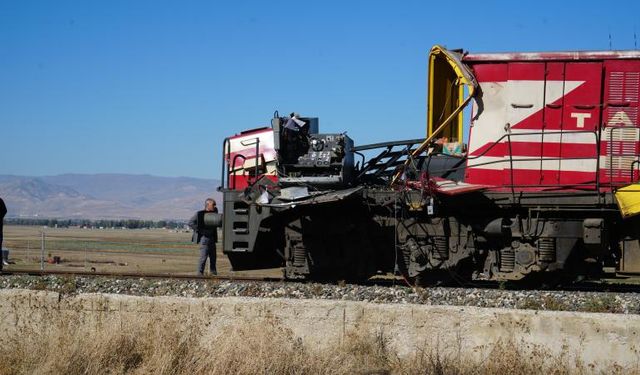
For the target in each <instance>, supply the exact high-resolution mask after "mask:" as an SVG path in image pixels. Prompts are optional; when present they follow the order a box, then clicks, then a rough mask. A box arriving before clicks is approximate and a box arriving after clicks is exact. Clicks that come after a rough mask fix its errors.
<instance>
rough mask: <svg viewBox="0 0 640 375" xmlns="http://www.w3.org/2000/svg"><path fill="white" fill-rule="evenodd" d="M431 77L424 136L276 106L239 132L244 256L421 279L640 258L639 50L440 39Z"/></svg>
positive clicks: (234, 188) (541, 271)
mask: <svg viewBox="0 0 640 375" xmlns="http://www.w3.org/2000/svg"><path fill="white" fill-rule="evenodd" d="M428 87H429V92H428V99H427V101H428V103H427V107H428V116H427V119H428V120H427V137H426V138H425V139H418V140H404V141H393V142H383V143H378V144H374V145H362V146H357V145H354V142H353V140H351V139H350V138H349V137H348V136H347V135H346V134H323V133H320V132H319V123H318V120H317V119H316V118H304V117H300V116H299V115H297V114H291V115H289V116H280V115H278V114H277V113H276V115H275V116H274V118H273V120H272V123H271V127H265V128H260V129H254V130H249V131H246V132H242V133H240V134H238V135H235V136H233V137H229V138H227V139H225V141H224V144H223V166H222V186H221V191H222V192H223V194H224V242H223V243H224V252H225V254H227V255H228V256H229V259H230V260H231V263H232V265H233V267H234V269H238V270H240V269H252V268H265V267H273V266H278V265H280V266H283V267H284V271H285V275H286V276H287V277H289V278H316V279H318V278H320V279H322V278H324V279H361V278H366V277H369V276H371V275H374V274H376V273H380V272H383V273H384V272H394V271H396V272H400V273H401V274H402V275H404V276H405V277H406V279H407V280H409V281H411V282H415V281H418V282H428V281H430V280H436V281H442V280H451V279H453V280H460V281H469V280H530V281H543V282H544V281H551V280H554V281H555V280H558V278H566V279H574V278H576V277H582V276H598V275H600V274H602V273H603V272H604V270H607V269H609V270H615V271H616V272H626V273H637V272H640V242H639V240H640V219H639V216H636V214H637V213H640V191H639V190H638V189H636V187H640V185H637V184H638V180H639V179H640V175H639V171H640V157H639V156H640V150H639V147H640V120H639V115H638V110H639V107H640V51H606V52H558V53H504V54H467V53H464V52H463V51H451V50H446V49H444V48H442V47H439V46H435V47H434V48H432V50H431V53H430V55H429V82H428ZM468 107H471V110H470V111H468V110H465V109H466V108H468ZM464 114H470V119H467V121H466V123H465V119H463V117H464ZM466 128H468V129H469V132H468V145H467V144H466V143H465V142H464V141H465V137H464V134H463V132H464V130H465V129H466Z"/></svg>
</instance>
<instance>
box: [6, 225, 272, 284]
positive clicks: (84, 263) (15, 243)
mask: <svg viewBox="0 0 640 375" xmlns="http://www.w3.org/2000/svg"><path fill="white" fill-rule="evenodd" d="M42 233H44V252H43V251H42V247H43V241H42V237H43V236H42ZM2 246H3V248H5V249H8V250H9V252H10V253H9V261H10V263H11V264H9V265H8V266H5V269H6V270H39V269H40V267H41V258H42V254H43V253H44V257H43V258H44V269H45V270H59V271H67V270H69V271H74V270H75V271H81V270H86V271H91V270H92V269H95V271H96V272H122V273H129V272H139V273H166V274H176V275H177V274H180V275H184V274H195V272H196V267H197V263H198V246H197V245H196V244H194V243H192V242H191V232H190V231H176V230H168V229H83V228H48V227H40V226H19V225H5V226H4V242H3V244H2ZM55 257H59V258H60V262H59V263H49V261H51V262H52V261H53V260H54V258H55ZM216 264H217V269H218V273H219V274H226V275H238V276H239V275H255V276H268V277H279V276H281V275H282V272H281V270H280V269H279V268H276V269H268V270H259V271H240V272H234V271H232V270H231V264H230V263H229V260H228V259H227V257H226V256H225V255H223V254H222V243H221V242H218V248H217V262H216ZM206 269H207V270H208V265H207V267H206ZM205 272H208V271H205Z"/></svg>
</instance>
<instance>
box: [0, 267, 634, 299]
mask: <svg viewBox="0 0 640 375" xmlns="http://www.w3.org/2000/svg"><path fill="white" fill-rule="evenodd" d="M2 275H26V276H40V277H43V276H61V277H64V276H68V277H108V278H114V279H117V278H123V279H132V278H136V279H139V278H143V279H157V280H167V279H170V280H186V281H198V280H200V281H242V282H297V283H308V282H311V281H306V280H287V279H285V278H284V277H265V276H248V275H216V276H197V275H188V274H168V273H135V272H87V271H68V270H66V271H57V270H48V271H40V270H10V271H4V272H3V273H2ZM312 282H316V283H322V284H338V285H340V284H345V285H346V284H356V285H362V286H372V285H376V286H387V287H394V286H401V287H407V286H408V285H407V283H406V282H405V281H404V280H403V279H402V278H400V277H395V278H394V277H391V278H389V277H385V278H379V277H374V278H372V279H369V280H365V281H359V282H345V281H317V280H314V281H312ZM434 286H435V285H434ZM437 286H438V287H451V288H463V289H508V290H518V289H541V290H556V291H567V292H572V291H574V292H612V293H640V276H625V277H617V278H616V277H611V278H605V279H600V280H587V281H581V282H576V283H572V284H563V285H560V286H557V287H543V288H531V287H524V288H523V286H522V285H519V284H516V283H500V282H495V281H475V282H466V283H450V284H442V285H437ZM423 288H425V289H427V288H429V286H426V287H423Z"/></svg>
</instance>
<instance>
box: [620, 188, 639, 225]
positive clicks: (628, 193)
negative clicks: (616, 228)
mask: <svg viewBox="0 0 640 375" xmlns="http://www.w3.org/2000/svg"><path fill="white" fill-rule="evenodd" d="M615 197H616V202H617V203H618V207H619V208H620V213H621V214H622V217H624V218H628V217H631V216H635V215H638V214H640V184H633V185H628V186H625V187H622V188H620V189H618V190H616V192H615Z"/></svg>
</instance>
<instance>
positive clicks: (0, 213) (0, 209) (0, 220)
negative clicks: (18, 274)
mask: <svg viewBox="0 0 640 375" xmlns="http://www.w3.org/2000/svg"><path fill="white" fill-rule="evenodd" d="M6 214H7V206H5V204H4V201H3V200H2V198H0V272H2V266H3V263H4V253H3V251H2V239H3V238H2V230H3V228H2V226H3V224H4V215H6Z"/></svg>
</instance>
